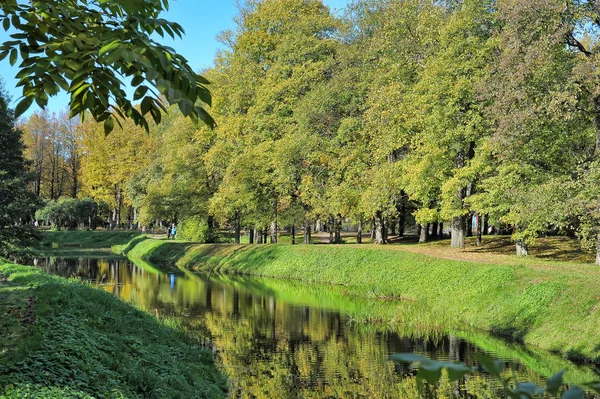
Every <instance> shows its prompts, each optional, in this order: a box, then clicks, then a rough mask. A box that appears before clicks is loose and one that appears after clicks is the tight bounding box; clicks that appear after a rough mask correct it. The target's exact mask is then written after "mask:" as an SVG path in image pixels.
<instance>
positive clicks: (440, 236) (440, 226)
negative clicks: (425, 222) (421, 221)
mask: <svg viewBox="0 0 600 399" xmlns="http://www.w3.org/2000/svg"><path fill="white" fill-rule="evenodd" d="M438 237H439V238H440V240H442V239H444V222H440V225H439V231H438Z"/></svg>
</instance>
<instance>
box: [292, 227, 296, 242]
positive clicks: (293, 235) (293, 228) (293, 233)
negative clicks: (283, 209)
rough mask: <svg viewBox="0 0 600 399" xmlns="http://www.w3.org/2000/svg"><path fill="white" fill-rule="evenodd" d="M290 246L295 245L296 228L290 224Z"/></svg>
mask: <svg viewBox="0 0 600 399" xmlns="http://www.w3.org/2000/svg"><path fill="white" fill-rule="evenodd" d="M291 230H292V245H295V244H296V226H294V225H293V224H292V228H291Z"/></svg>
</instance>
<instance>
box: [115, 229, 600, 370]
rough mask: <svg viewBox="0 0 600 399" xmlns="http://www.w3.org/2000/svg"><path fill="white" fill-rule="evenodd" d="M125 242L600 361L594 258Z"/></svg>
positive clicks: (189, 263) (143, 256)
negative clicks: (390, 304)
mask: <svg viewBox="0 0 600 399" xmlns="http://www.w3.org/2000/svg"><path fill="white" fill-rule="evenodd" d="M122 249H123V248H122ZM125 252H126V253H127V255H128V256H129V257H131V258H132V259H134V260H143V261H147V262H150V263H153V264H170V265H177V266H178V267H181V268H186V269H190V270H198V271H209V270H210V271H217V272H222V273H228V274H248V275H255V276H264V277H276V278H284V279H297V280H302V281H310V282H320V283H327V284H335V285H340V286H342V287H345V288H346V289H347V290H348V292H349V293H351V294H353V295H361V296H372V297H397V298H407V299H412V300H417V301H419V302H424V303H426V305H427V306H428V307H429V308H430V309H431V311H432V312H434V313H444V314H445V315H447V317H448V318H449V319H452V320H455V321H456V322H457V324H459V323H461V322H462V323H466V324H469V325H471V326H474V327H477V328H480V329H484V330H488V331H491V332H493V333H495V334H498V335H502V336H510V337H511V338H514V339H518V340H520V341H523V342H525V343H526V344H529V345H534V346H536V347H539V348H541V349H545V350H549V351H553V352H558V353H561V354H562V355H564V356H567V357H568V358H571V359H580V360H584V359H585V360H591V361H594V362H599V361H600V336H598V331H600V315H599V312H600V270H599V269H597V268H595V267H594V266H590V265H578V264H570V263H558V262H546V263H543V264H542V265H531V264H529V263H527V262H520V261H519V260H518V259H515V264H513V265H511V264H502V265H494V264H479V263H476V262H464V261H455V260H448V259H439V258H432V257H428V256H424V255H421V254H415V253H408V252H404V251H402V250H399V249H398V247H381V246H379V247H377V246H369V245H365V246H351V245H345V246H329V245H328V246H324V245H323V246H320V245H313V246H310V245H298V246H291V245H260V246H249V245H246V246H244V245H241V246H236V245H199V244H191V243H182V242H180V243H178V242H166V241H157V240H149V239H147V240H138V241H137V242H135V243H132V244H131V245H128V246H127V247H125Z"/></svg>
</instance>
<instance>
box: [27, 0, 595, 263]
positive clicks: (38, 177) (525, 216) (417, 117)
mask: <svg viewBox="0 0 600 399" xmlns="http://www.w3.org/2000/svg"><path fill="white" fill-rule="evenodd" d="M598 29H600V6H598V4H597V3H596V2H593V1H584V0H569V1H567V2H564V1H558V0H544V1H537V2H522V1H517V0H463V1H459V0H447V1H433V0H362V1H354V2H353V3H351V4H350V5H349V6H348V7H347V8H346V10H345V12H344V13H342V14H335V15H333V14H332V13H331V12H330V10H329V8H327V7H326V6H324V5H323V4H322V3H321V2H320V1H318V0H306V1H301V0H264V1H248V2H246V3H244V4H241V5H240V6H239V14H238V16H237V18H236V27H235V28H234V29H233V30H230V31H224V32H223V33H222V34H221V35H220V36H219V40H220V41H221V42H222V43H223V44H224V45H225V50H223V51H221V52H219V54H218V55H217V57H216V59H215V66H214V67H213V68H211V69H208V70H206V71H203V72H202V74H203V76H205V77H206V78H208V80H209V81H210V82H211V85H210V89H211V91H212V94H213V105H212V107H211V108H210V113H211V115H212V117H213V118H214V119H215V121H216V123H217V127H216V128H215V129H211V128H209V127H200V128H198V127H197V125H196V124H195V123H193V121H191V120H189V119H188V118H186V117H184V115H183V114H182V112H181V111H180V110H179V109H178V107H177V106H174V107H171V108H170V109H169V112H168V113H166V114H164V115H163V116H162V120H161V122H160V123H159V124H158V125H154V124H150V131H149V132H146V131H145V130H144V129H143V128H141V127H139V126H136V125H135V124H134V123H133V122H132V121H129V120H123V121H122V122H121V126H115V127H114V130H113V131H112V133H110V134H108V135H107V134H105V129H104V126H103V125H104V124H102V123H96V122H93V121H92V120H91V119H88V120H86V121H85V122H81V121H79V120H78V119H69V117H68V114H66V113H64V114H63V113H58V114H51V113H50V112H48V111H44V112H37V113H34V114H33V115H31V116H30V117H29V118H27V119H23V120H21V121H19V124H18V125H19V128H20V129H21V130H22V131H23V137H24V143H25V145H26V150H25V154H26V157H27V158H28V159H29V160H30V167H31V171H32V173H33V175H34V178H33V182H32V184H31V186H32V187H31V188H32V191H33V192H34V193H35V194H37V195H38V196H40V197H41V198H43V199H44V200H45V201H46V204H45V207H44V208H43V209H42V210H40V211H38V213H37V216H36V217H37V218H39V219H41V220H44V221H46V222H47V223H50V224H53V225H54V226H55V227H58V228H60V227H74V226H77V225H80V224H83V225H86V226H88V227H92V225H93V224H94V223H95V222H93V221H92V219H96V216H98V215H100V216H101V219H102V220H104V221H105V222H106V223H107V224H108V226H109V227H119V226H120V227H129V228H131V227H133V226H142V225H143V226H150V225H167V224H170V223H177V224H178V225H179V233H180V234H181V235H182V236H183V238H187V239H192V240H200V241H207V242H211V241H214V240H216V239H218V235H217V231H218V229H219V227H230V228H232V229H233V230H235V232H236V240H238V241H239V236H240V232H241V230H242V229H246V230H248V231H249V233H250V236H251V241H253V242H266V236H267V235H269V236H270V241H271V242H272V243H274V242H277V238H278V232H279V231H281V229H282V228H285V229H286V230H289V231H290V232H292V234H294V232H295V231H296V229H302V230H303V232H304V240H305V242H306V243H310V242H311V231H313V230H314V229H315V227H317V221H318V224H319V225H326V226H328V230H330V231H331V232H332V241H333V242H341V241H342V240H341V235H340V231H341V229H342V226H343V225H347V226H349V225H351V226H354V227H355V229H356V230H358V232H359V237H362V235H360V234H361V233H362V230H366V229H367V228H369V227H370V228H372V230H373V231H374V237H373V239H374V240H375V242H376V243H386V242H387V241H388V234H389V232H390V231H392V230H393V231H394V232H398V233H401V232H402V229H403V228H404V227H405V226H406V225H407V220H411V221H412V220H413V219H414V221H415V222H416V223H417V225H418V226H419V235H420V238H421V241H427V240H428V239H429V237H428V235H429V234H432V235H437V234H439V231H440V230H442V229H441V226H440V225H442V224H445V226H447V227H448V226H449V227H450V229H451V232H452V246H455V247H463V246H464V237H465V235H466V234H467V231H468V229H469V228H472V220H473V219H475V220H477V221H478V223H476V224H475V226H476V228H477V229H478V230H479V231H481V230H482V229H484V228H485V227H484V226H487V225H494V226H496V227H497V228H505V229H506V228H508V229H510V230H511V231H512V233H513V239H514V240H515V242H516V244H517V252H518V253H520V254H526V253H527V246H528V245H530V244H531V243H533V242H534V241H535V239H536V238H537V237H539V236H541V235H545V234H563V235H567V236H570V237H573V238H576V239H578V240H579V242H580V243H581V246H582V248H584V249H590V250H596V251H597V253H599V254H600V212H599V210H600V180H599V177H600V165H599V155H600V79H599V76H598V71H597V62H598V50H597V48H596V47H597V46H596V43H597V42H598V38H599V37H598ZM143 94H144V93H141V92H139V93H138V92H136V94H135V97H138V96H140V95H143ZM142 107H143V104H142ZM142 111H144V110H142ZM68 198H71V199H68ZM74 199H75V200H74ZM92 216H93V218H92ZM599 256H600V255H599ZM597 260H598V261H600V258H598V259H597Z"/></svg>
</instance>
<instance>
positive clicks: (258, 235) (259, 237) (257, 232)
mask: <svg viewBox="0 0 600 399" xmlns="http://www.w3.org/2000/svg"><path fill="white" fill-rule="evenodd" d="M254 243H255V244H262V235H261V233H260V229H259V228H258V226H255V228H254Z"/></svg>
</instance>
